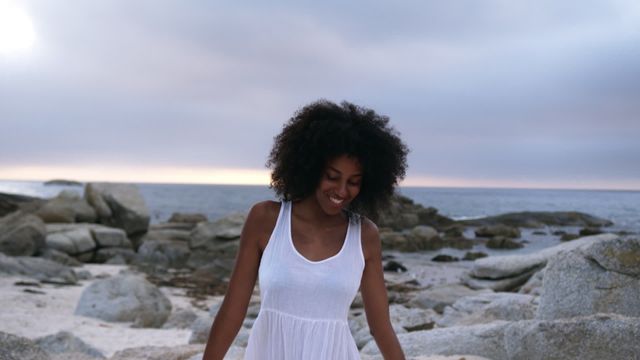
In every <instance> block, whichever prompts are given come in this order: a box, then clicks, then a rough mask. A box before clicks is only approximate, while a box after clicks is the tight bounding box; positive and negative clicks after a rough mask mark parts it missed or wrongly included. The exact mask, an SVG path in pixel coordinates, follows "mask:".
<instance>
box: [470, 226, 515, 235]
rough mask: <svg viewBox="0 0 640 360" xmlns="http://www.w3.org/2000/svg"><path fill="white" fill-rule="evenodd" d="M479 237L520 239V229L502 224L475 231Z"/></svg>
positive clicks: (483, 227) (482, 227)
mask: <svg viewBox="0 0 640 360" xmlns="http://www.w3.org/2000/svg"><path fill="white" fill-rule="evenodd" d="M475 234H476V236H477V237H489V238H491V237H496V236H504V237H507V238H519V237H520V229H518V228H517V227H513V226H507V225H502V224H497V225H488V226H481V227H479V228H478V229H476V230H475Z"/></svg>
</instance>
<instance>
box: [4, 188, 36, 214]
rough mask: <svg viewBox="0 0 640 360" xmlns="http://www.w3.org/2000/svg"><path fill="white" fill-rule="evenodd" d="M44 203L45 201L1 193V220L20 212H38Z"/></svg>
mask: <svg viewBox="0 0 640 360" xmlns="http://www.w3.org/2000/svg"><path fill="white" fill-rule="evenodd" d="M43 203H44V200H43V199H40V198H37V197H32V196H26V195H17V194H5V193H0V218H2V217H3V216H6V215H9V214H11V213H13V212H16V211H18V210H25V211H24V212H25V213H31V212H32V211H36V210H37V209H38V208H39V207H40V206H42V204H43Z"/></svg>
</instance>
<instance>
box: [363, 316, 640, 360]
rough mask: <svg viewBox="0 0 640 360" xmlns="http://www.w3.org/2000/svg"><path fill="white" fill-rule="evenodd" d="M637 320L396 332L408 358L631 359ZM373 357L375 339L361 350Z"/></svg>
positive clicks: (637, 348)
mask: <svg viewBox="0 0 640 360" xmlns="http://www.w3.org/2000/svg"><path fill="white" fill-rule="evenodd" d="M638 338H640V318H628V317H623V316H620V315H615V314H606V315H602V314H600V315H593V316H589V317H578V318H573V319H565V320H522V321H514V322H506V321H496V322H492V323H489V324H480V325H471V326H453V327H449V328H439V329H433V330H429V331H416V332H410V333H404V334H398V340H399V341H400V345H401V347H402V349H403V350H404V352H405V354H406V356H407V357H411V356H424V355H453V354H471V355H476V356H483V357H486V358H489V359H493V360H503V359H504V360H507V359H528V360H529V359H531V360H561V359H581V360H601V359H634V358H636V356H637V354H639V353H640V342H638V341H637V339H638ZM361 353H362V354H363V355H376V354H379V350H378V348H377V346H376V344H375V341H369V343H367V345H366V346H365V347H364V348H363V349H362V351H361Z"/></svg>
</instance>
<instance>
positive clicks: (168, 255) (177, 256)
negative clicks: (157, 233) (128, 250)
mask: <svg viewBox="0 0 640 360" xmlns="http://www.w3.org/2000/svg"><path fill="white" fill-rule="evenodd" d="M189 254H190V251H189V246H188V245H187V243H185V242H182V241H170V240H153V241H145V242H143V243H142V245H140V247H139V248H138V260H139V261H141V262H147V263H151V264H155V265H160V266H165V267H173V268H181V267H184V266H185V264H186V263H187V260H188V259H189Z"/></svg>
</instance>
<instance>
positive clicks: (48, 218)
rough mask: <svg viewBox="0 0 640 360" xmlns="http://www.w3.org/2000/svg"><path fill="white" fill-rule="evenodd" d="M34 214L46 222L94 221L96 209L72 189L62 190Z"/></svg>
mask: <svg viewBox="0 0 640 360" xmlns="http://www.w3.org/2000/svg"><path fill="white" fill-rule="evenodd" d="M35 215H37V216H38V217H40V218H41V219H42V220H43V221H44V222H46V223H74V222H89V223H90V222H95V220H96V211H95V210H94V209H93V208H92V207H91V206H90V205H89V203H88V202H87V201H86V200H85V199H83V198H81V197H80V195H78V194H77V193H76V192H74V191H68V190H65V191H62V192H60V194H59V195H58V196H56V197H55V198H53V199H51V200H48V201H47V202H45V203H44V205H42V206H41V207H40V208H39V209H38V211H36V213H35Z"/></svg>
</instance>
